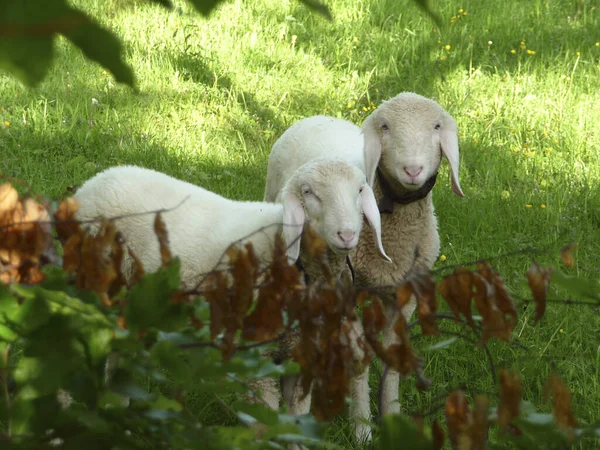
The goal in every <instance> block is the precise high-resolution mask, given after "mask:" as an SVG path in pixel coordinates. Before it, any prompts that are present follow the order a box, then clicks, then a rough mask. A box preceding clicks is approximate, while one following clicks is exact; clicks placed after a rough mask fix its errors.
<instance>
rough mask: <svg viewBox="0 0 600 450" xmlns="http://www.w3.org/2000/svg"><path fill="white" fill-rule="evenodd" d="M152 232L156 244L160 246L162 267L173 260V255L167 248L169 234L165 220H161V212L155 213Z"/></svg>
mask: <svg viewBox="0 0 600 450" xmlns="http://www.w3.org/2000/svg"><path fill="white" fill-rule="evenodd" d="M154 233H155V234H156V237H157V238H158V245H159V247H160V262H161V265H162V266H163V267H167V266H168V265H169V263H170V262H171V261H172V260H173V255H172V254H171V250H170V249H169V234H168V233H167V227H166V226H165V222H164V221H163V220H162V216H161V214H160V213H159V212H158V213H156V217H155V219H154Z"/></svg>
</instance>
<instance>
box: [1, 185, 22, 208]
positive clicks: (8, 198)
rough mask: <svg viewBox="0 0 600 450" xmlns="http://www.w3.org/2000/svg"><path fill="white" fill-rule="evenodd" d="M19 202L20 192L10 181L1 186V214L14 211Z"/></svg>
mask: <svg viewBox="0 0 600 450" xmlns="http://www.w3.org/2000/svg"><path fill="white" fill-rule="evenodd" d="M18 202H19V193H18V192H17V190H16V189H15V188H14V187H12V185H11V184H10V183H4V184H3V185H2V186H0V215H3V214H5V213H6V212H7V211H12V210H14V209H15V207H16V206H17V203H18Z"/></svg>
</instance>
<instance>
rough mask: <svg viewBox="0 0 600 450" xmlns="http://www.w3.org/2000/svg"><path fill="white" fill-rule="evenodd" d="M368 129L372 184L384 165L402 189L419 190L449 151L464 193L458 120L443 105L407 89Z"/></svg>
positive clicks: (366, 145)
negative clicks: (460, 170) (377, 171)
mask: <svg viewBox="0 0 600 450" xmlns="http://www.w3.org/2000/svg"><path fill="white" fill-rule="evenodd" d="M362 128H363V134H364V157H365V170H366V173H367V178H368V181H369V184H372V183H373V181H374V179H375V171H376V169H377V167H378V166H379V169H380V170H381V171H382V172H383V174H384V175H385V176H386V178H388V179H389V180H390V181H391V180H394V181H396V182H397V185H398V186H397V187H401V188H402V189H404V190H407V191H415V190H417V189H419V188H421V187H422V186H423V185H424V184H425V183H426V182H427V180H429V179H430V178H431V177H432V176H434V175H435V174H436V173H437V171H438V168H439V165H440V162H441V155H442V154H443V155H444V156H445V157H446V159H447V160H448V163H449V165H450V176H451V181H452V190H453V191H454V193H455V194H457V195H459V196H460V197H464V194H463V192H462V189H461V188H460V183H459V179H458V166H459V151H458V131H457V126H456V121H455V120H454V118H453V117H452V116H451V115H450V114H448V113H447V112H446V111H444V109H443V108H442V107H441V106H440V105H439V104H437V103H436V102H434V101H433V100H430V99H428V98H425V97H423V96H420V95H418V94H414V93H412V92H403V93H401V94H398V95H397V96H396V97H394V98H392V99H391V100H388V101H385V102H383V103H382V104H381V105H380V106H379V107H378V108H377V110H375V112H373V114H371V116H369V118H367V120H365V122H364V124H363V127H362Z"/></svg>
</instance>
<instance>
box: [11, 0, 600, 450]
mask: <svg viewBox="0 0 600 450" xmlns="http://www.w3.org/2000/svg"><path fill="white" fill-rule="evenodd" d="M73 3H74V4H76V5H78V6H81V7H82V8H84V9H85V10H86V11H88V12H89V13H90V14H91V15H93V16H94V17H95V18H97V19H98V20H99V21H101V22H102V23H103V24H105V25H106V26H107V27H109V28H110V29H112V30H113V31H114V32H115V33H116V34H117V35H118V36H120V37H121V38H122V40H123V41H124V45H125V48H126V54H127V60H128V62H129V63H130V64H131V65H132V67H133V68H134V71H135V74H136V76H137V81H138V86H139V91H140V92H139V94H136V93H134V92H133V91H132V90H131V89H129V88H127V87H124V86H121V85H117V84H116V83H115V82H114V80H113V79H112V77H111V75H110V74H109V73H107V72H106V71H105V70H104V69H103V68H102V67H100V66H98V65H96V64H95V63H92V62H90V61H89V60H86V59H85V58H84V57H83V56H82V54H81V53H80V52H79V51H78V50H77V49H75V48H74V47H72V46H71V45H69V44H68V43H67V42H66V41H65V40H63V39H59V40H58V42H57V45H56V48H55V50H56V52H55V53H56V61H55V64H54V66H53V68H52V70H51V72H50V74H49V76H48V77H47V78H46V80H45V81H44V82H43V83H42V84H41V85H40V86H39V87H37V88H35V89H29V88H26V87H23V86H22V85H20V84H19V83H18V82H16V81H15V80H14V79H12V78H10V77H8V76H4V75H0V171H1V172H3V173H4V174H6V175H9V176H12V177H15V178H17V179H19V180H21V181H23V182H24V183H26V184H27V185H28V186H30V187H31V189H32V190H33V191H35V192H37V193H40V194H43V195H45V196H47V197H50V198H54V199H59V198H63V197H65V196H67V195H69V191H68V187H70V186H74V185H75V186H76V185H80V184H81V183H82V182H83V181H85V180H86V179H87V178H89V177H91V176H93V175H94V174H95V173H97V172H99V171H101V170H103V169H105V168H107V167H110V166H113V165H117V164H137V165H141V166H144V167H149V168H152V169H157V170H160V171H163V172H166V173H168V174H170V175H173V176H175V177H178V178H181V179H184V180H187V181H190V182H192V183H195V184H198V185H201V186H204V187H206V188H209V189H211V190H214V191H215V192H218V193H220V194H222V195H225V196H227V197H231V198H235V199H245V200H259V199H261V198H262V195H263V188H264V181H265V173H266V165H267V159H268V154H269V151H270V148H271V146H272V144H273V143H274V142H275V140H276V139H277V137H278V136H280V135H281V133H282V132H283V131H284V130H285V129H286V128H287V127H288V126H289V125H291V124H292V123H293V122H294V121H296V120H298V119H300V118H303V117H307V116H310V115H315V114H328V115H333V116H337V117H342V118H345V119H349V120H352V121H354V122H355V123H357V124H361V123H362V121H363V120H364V118H365V117H366V116H368V114H369V113H370V111H371V110H372V109H374V108H375V107H376V106H377V105H378V104H379V103H380V102H381V101H382V100H385V99H388V98H390V97H393V96H394V95H396V94H397V93H399V92H401V91H414V92H417V93H419V94H422V95H425V96H427V97H431V98H434V99H435V100H436V101H438V102H439V103H440V104H441V105H442V106H443V107H444V108H445V109H446V110H447V111H448V112H449V113H450V114H452V115H453V116H454V117H455V118H456V120H457V122H458V125H459V129H460V150H461V169H460V170H461V185H462V187H463V190H464V192H465V195H466V197H465V198H464V199H460V198H458V197H457V196H455V195H454V194H452V192H451V190H450V188H449V179H448V172H447V167H446V165H445V164H443V165H442V170H441V175H440V177H439V178H438V180H439V181H438V184H437V186H436V187H435V189H434V203H435V207H436V211H437V215H438V218H439V229H440V236H441V240H442V248H441V253H442V256H441V257H440V261H439V262H438V263H437V266H436V267H437V268H441V267H443V266H444V265H447V264H458V263H462V262H470V261H474V260H477V259H480V258H492V257H493V258H497V259H494V260H493V263H494V266H495V267H496V268H497V270H498V271H499V272H500V273H501V274H502V276H503V277H504V279H505V281H506V284H507V286H508V288H509V290H510V291H511V293H513V294H514V296H515V300H516V301H517V303H518V304H519V309H520V313H521V319H520V321H519V324H518V326H517V328H516V330H515V333H514V338H515V340H516V341H518V342H519V343H521V344H522V345H523V346H524V347H526V348H527V349H524V348H521V347H518V346H511V345H509V344H507V343H504V342H499V341H492V342H491V343H490V344H489V347H490V350H491V353H492V356H493V359H494V362H495V368H496V369H497V368H498V367H509V368H515V369H516V370H518V372H519V374H520V376H521V377H522V379H523V383H524V392H523V396H524V398H525V399H527V400H530V401H531V402H533V403H534V404H535V405H536V406H537V407H538V408H539V409H540V410H541V411H549V410H550V405H549V402H547V401H544V399H543V386H544V382H545V380H546V378H547V376H548V375H549V373H550V372H551V370H553V369H554V370H556V372H557V373H558V374H559V376H560V377H561V378H562V379H563V380H564V381H565V384H566V385H567V386H568V387H569V388H570V389H571V392H572V395H573V408H574V411H575V415H576V417H578V419H579V420H580V421H581V422H583V423H590V422H594V421H600V311H599V308H598V306H595V307H589V306H581V305H566V304H562V303H560V302H557V303H551V304H550V305H549V307H548V311H547V313H546V316H545V318H544V319H543V320H542V321H541V323H539V324H537V325H535V326H534V325H533V311H532V310H533V308H531V307H529V308H528V305H529V301H527V299H529V298H530V297H531V295H530V294H529V293H528V291H527V288H526V281H525V276H524V273H525V271H526V270H527V269H528V267H529V266H530V264H531V256H527V255H522V254H521V255H516V256H515V255H513V256H502V255H505V254H507V253H512V252H515V251H518V250H522V249H530V248H535V249H540V250H544V249H547V250H556V249H558V248H559V247H560V246H562V245H565V244H567V243H569V242H571V241H576V242H578V243H579V247H578V250H577V252H576V261H577V264H576V267H575V268H574V269H569V268H566V267H562V270H564V271H565V272H566V273H568V274H571V275H577V276H580V277H583V278H588V279H598V278H600V276H599V275H600V264H599V262H600V256H599V255H600V239H599V238H600V152H599V150H600V119H599V118H600V4H598V2H596V1H593V0H577V1H575V0H573V1H568V0H532V1H527V2H523V1H518V0H506V1H502V2H500V1H496V2H493V1H487V2H478V1H473V0H450V1H447V2H437V4H436V5H435V8H436V9H437V10H438V11H439V13H440V16H441V18H442V20H443V22H444V26H443V27H442V28H441V29H438V28H437V27H435V26H434V23H433V22H432V21H431V19H429V18H428V17H427V16H425V15H424V14H423V13H422V11H421V10H420V9H419V8H418V7H417V6H415V4H414V3H413V2H411V1H409V0H400V1H396V0H353V1H351V0H329V1H328V2H327V3H328V5H329V6H330V7H331V9H332V12H333V16H334V20H333V22H328V21H326V20H324V19H323V18H321V17H320V16H317V15H316V14H314V13H311V12H310V11H308V10H307V9H306V8H305V7H304V6H302V5H301V4H300V3H299V2H297V1H292V0H283V1H281V0H259V1H255V2H254V1H242V0H235V1H231V2H227V3H226V4H225V5H223V6H222V7H220V8H219V9H218V10H217V11H216V13H215V14H214V15H213V16H212V17H211V18H209V19H204V18H202V17H200V16H199V15H197V14H196V13H194V12H193V10H192V9H191V7H190V6H189V5H188V4H187V3H184V2H183V1H182V0H178V1H176V2H175V3H176V5H177V9H176V11H174V12H169V11H167V10H165V9H161V8H158V7H154V6H147V5H146V4H144V3H141V2H140V3H136V2H133V1H127V2H121V1H118V0H75V1H73ZM536 260H537V261H539V262H540V263H544V264H556V265H560V262H559V258H558V256H557V252H555V251H550V252H548V253H543V254H540V255H538V256H536ZM550 293H551V295H552V297H553V298H555V299H564V298H566V296H567V294H565V293H564V292H561V291H558V290H556V289H555V288H552V287H551V291H550ZM522 299H525V300H522ZM443 326H445V327H447V328H446V329H454V328H452V326H451V325H448V324H444V325H443ZM436 341H439V340H434V339H422V338H419V337H416V338H415V345H417V348H418V349H419V351H420V352H421V353H422V354H423V355H424V356H425V361H426V363H425V374H426V375H427V376H429V377H431V378H432V379H433V385H432V387H431V388H430V389H429V390H428V391H426V392H419V391H417V390H416V388H415V386H414V379H413V378H408V379H407V380H405V381H404V382H402V384H401V404H402V409H403V411H404V412H405V413H407V414H416V413H421V414H425V415H426V417H427V418H428V419H433V418H440V417H441V416H442V414H443V408H442V399H443V397H444V396H445V395H446V394H447V393H449V392H450V391H451V390H452V389H454V388H456V387H457V386H463V387H466V389H467V390H468V392H469V393H470V394H478V393H483V394H487V395H489V396H490V397H492V398H495V397H496V396H497V387H496V385H495V384H494V383H493V382H492V375H493V373H492V369H491V367H490V364H489V363H488V360H487V358H486V355H485V353H484V352H483V350H480V349H475V350H474V349H473V347H472V345H471V344H469V343H466V342H462V341H457V342H455V343H454V344H452V345H450V346H448V347H446V348H443V349H441V350H437V351H427V348H428V347H429V346H430V345H431V344H432V343H434V342H436ZM372 373H373V375H372V384H371V385H372V387H373V388H374V389H373V395H372V402H373V409H374V411H376V403H377V402H376V387H377V385H378V383H377V379H378V374H379V373H381V369H380V368H379V366H378V365H377V367H375V368H374V370H373V371H372ZM189 401H190V402H191V404H192V405H193V406H192V409H193V410H194V411H195V413H196V414H197V415H198V417H199V418H200V419H201V420H202V421H204V422H205V423H233V421H234V419H233V418H232V417H231V416H229V414H228V412H227V411H225V410H223V409H222V408H221V407H220V406H219V404H218V403H216V402H215V401H214V400H213V399H211V398H205V397H198V396H194V394H193V390H192V392H191V393H190V394H189ZM492 403H494V401H493V402H492ZM327 433H328V439H329V440H331V441H332V442H335V443H337V444H340V445H341V446H342V447H344V448H363V446H360V445H355V444H354V443H353V442H352V439H351V436H352V435H351V428H350V426H349V424H348V422H347V421H346V419H345V418H343V417H340V418H339V419H338V420H337V421H336V423H335V426H332V427H329V429H328V431H327ZM581 448H586V449H588V448H600V445H599V444H598V442H593V441H590V442H588V443H587V444H586V445H585V446H582V447H581Z"/></svg>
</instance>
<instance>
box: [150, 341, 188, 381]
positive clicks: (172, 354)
mask: <svg viewBox="0 0 600 450" xmlns="http://www.w3.org/2000/svg"><path fill="white" fill-rule="evenodd" d="M182 353H183V351H182V350H181V349H179V348H178V347H177V346H176V345H175V344H173V342H171V341H159V342H158V343H156V344H155V345H154V346H153V347H152V349H151V350H150V355H151V356H150V357H151V360H152V361H153V362H154V363H155V364H156V366H157V367H161V368H162V369H164V370H166V371H167V372H168V373H169V375H171V377H173V381H175V382H179V383H186V382H188V381H189V378H190V367H189V365H188V364H186V363H185V362H184V360H183V358H182Z"/></svg>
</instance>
